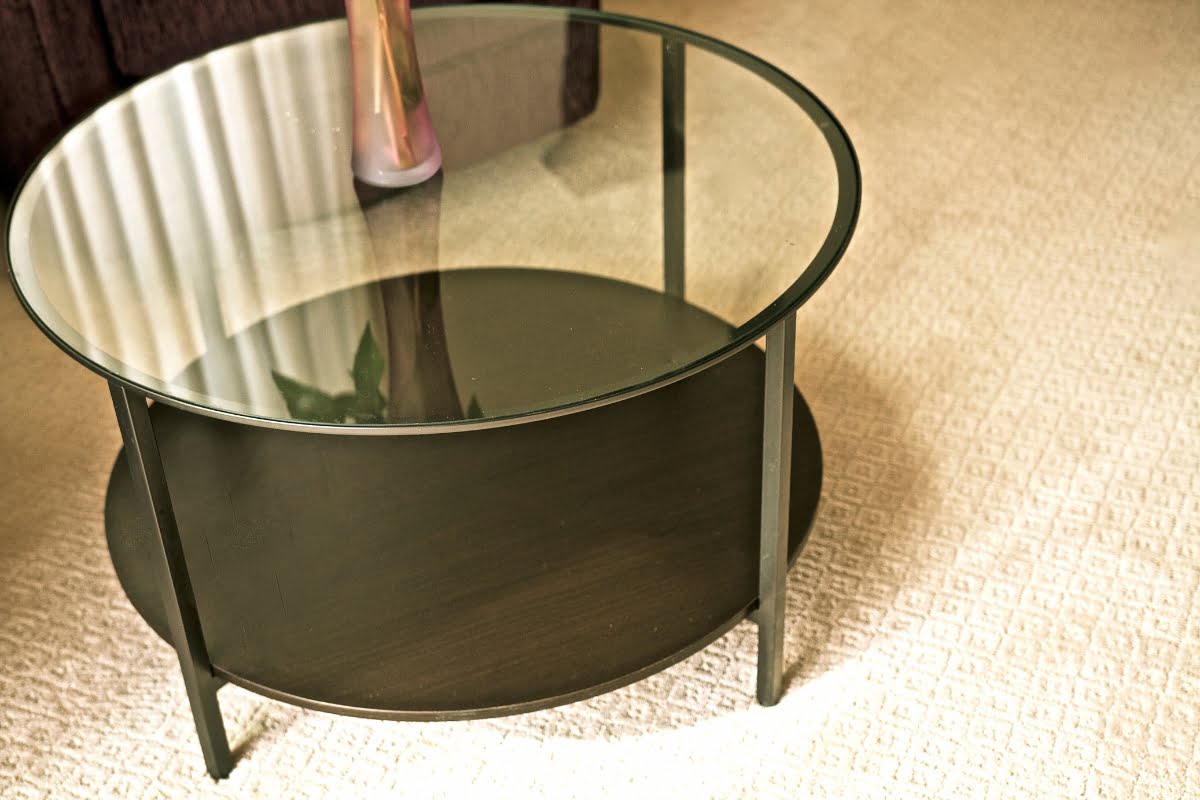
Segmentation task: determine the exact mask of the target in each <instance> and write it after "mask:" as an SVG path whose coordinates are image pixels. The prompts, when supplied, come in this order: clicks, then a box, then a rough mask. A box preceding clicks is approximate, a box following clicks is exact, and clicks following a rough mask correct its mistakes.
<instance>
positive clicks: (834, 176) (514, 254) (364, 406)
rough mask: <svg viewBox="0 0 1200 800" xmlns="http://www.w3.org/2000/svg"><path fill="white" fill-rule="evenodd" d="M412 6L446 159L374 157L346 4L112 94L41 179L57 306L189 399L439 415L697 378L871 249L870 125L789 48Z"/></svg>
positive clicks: (50, 157) (356, 425) (446, 419)
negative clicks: (753, 49) (375, 182)
mask: <svg viewBox="0 0 1200 800" xmlns="http://www.w3.org/2000/svg"><path fill="white" fill-rule="evenodd" d="M413 17H414V28H415V36H416V42H417V49H418V53H419V57H420V61H421V68H422V73H423V76H424V84H425V89H426V93H427V97H428V103H429V108H430V112H431V114H432V117H433V124H434V128H435V130H436V133H437V137H438V139H439V141H440V145H441V148H442V154H443V166H442V169H441V170H440V171H439V172H438V173H437V174H436V175H435V176H434V177H433V178H432V179H430V180H428V181H426V182H424V183H422V184H420V185H418V186H416V187H411V188H408V189H399V190H381V189H374V188H370V187H367V186H365V185H363V184H360V183H358V182H356V181H355V180H354V177H353V174H352V172H351V168H350V155H351V133H352V127H353V124H352V111H351V93H350V90H351V71H350V63H349V61H350V59H349V46H348V36H347V27H346V22H345V21H344V20H332V21H329V22H323V23H317V24H313V25H307V26H303V27H300V28H295V29H292V30H288V31H283V32H280V33H275V34H270V35H266V36H262V37H258V38H256V39H253V40H250V41H248V42H244V43H241V44H237V45H233V46H230V47H226V48H223V49H221V50H218V51H215V52H213V53H210V54H208V55H206V56H204V57H201V58H198V59H195V60H193V61H190V62H187V63H185V64H182V65H180V66H178V67H176V68H173V69H171V70H169V71H167V72H165V73H162V74H161V75H158V76H156V77H154V78H151V79H149V80H147V81H145V82H143V83H141V84H139V85H138V86H136V87H134V88H133V89H131V90H129V91H128V92H126V93H124V94H122V95H121V96H119V97H117V98H115V99H114V100H112V101H111V102H109V103H107V104H105V105H104V106H102V107H101V108H99V109H98V110H97V111H95V112H94V113H92V114H91V115H90V116H88V117H87V118H85V119H84V120H83V121H81V122H80V123H79V124H77V125H76V126H75V127H74V128H72V129H71V130H70V131H68V132H67V133H66V134H65V135H64V136H63V137H62V138H61V139H60V140H59V141H58V142H57V143H56V144H55V145H54V146H52V147H51V148H50V149H49V151H48V152H47V153H46V154H45V155H44V156H43V157H42V159H41V160H40V161H39V162H38V163H37V164H36V165H35V166H34V168H33V169H32V170H31V171H30V173H29V174H28V175H27V177H26V179H25V182H24V184H23V185H22V188H21V189H20V190H19V192H18V193H17V196H16V197H15V199H14V202H13V205H12V209H11V211H10V217H9V222H8V258H9V264H10V269H11V273H12V278H13V282H14V284H15V286H16V288H17V291H18V293H19V295H20V297H21V299H22V302H23V303H24V304H25V307H26V309H27V310H28V311H29V313H30V315H31V316H32V317H33V318H34V320H35V321H36V322H37V323H38V324H39V325H40V326H41V327H42V329H43V330H44V331H45V332H46V334H47V335H48V336H50V337H51V338H52V339H53V340H54V341H55V342H56V343H57V344H58V345H59V346H61V347H62V348H63V349H65V350H66V351H67V352H68V353H70V354H71V355H72V356H74V357H75V358H76V359H78V360H79V361H81V362H82V363H84V364H85V365H87V366H88V367H90V368H92V369H94V370H95V371H97V372H99V373H100V374H102V375H103V376H105V377H106V378H108V379H109V380H114V381H117V382H120V383H122V384H125V385H128V386H131V387H133V388H135V389H137V390H139V391H141V392H143V393H145V394H147V395H148V396H151V397H154V398H156V399H159V400H162V401H165V402H168V403H171V404H173V405H176V406H180V407H183V408H188V409H191V410H195V411H198V412H200V413H204V414H209V415H212V416H217V417H223V418H235V419H239V420H241V421H244V422H248V423H250V424H262V425H269V426H276V427H300V428H306V429H314V430H328V431H342V432H351V433H406V432H428V431H433V430H440V429H451V428H456V427H481V426H487V425H493V424H506V423H511V422H516V421H524V420H529V419H538V418H542V417H546V416H553V415H556V414H561V413H567V412H570V411H573V410H579V409H583V408H588V407H591V406H595V405H598V404H603V403H606V402H611V401H613V400H616V399H619V398H621V397H625V396H628V395H631V394H635V393H638V392H641V391H645V390H647V389H649V388H653V387H655V386H658V385H660V384H663V383H666V382H669V381H671V380H674V379H677V378H679V377H682V376H685V375H687V374H690V373H691V372H694V371H695V370H697V369H700V368H702V367H704V366H706V365H708V364H710V363H713V362H714V361H715V360H717V359H719V358H721V357H722V356H724V355H727V354H729V353H731V352H733V351H735V350H737V349H739V348H741V347H744V346H746V345H748V344H750V343H752V342H754V341H755V340H756V339H758V338H759V337H761V336H762V335H763V334H764V333H765V332H766V331H767V329H769V328H770V327H771V326H772V325H773V324H775V323H776V322H778V321H780V320H781V319H783V318H784V317H785V316H786V315H787V314H789V313H791V312H793V311H794V310H795V309H796V307H798V306H799V305H800V304H801V303H803V302H804V301H805V300H806V299H807V298H808V297H809V296H810V295H811V294H812V292H814V291H815V290H816V288H817V287H818V286H819V285H820V283H821V282H822V281H823V280H824V278H825V277H826V276H827V275H828V273H829V272H830V270H831V269H832V268H833V267H834V265H835V264H836V262H837V261H838V259H839V258H840V257H841V254H842V252H843V251H844V249H845V247H846V245H847V243H848V241H849V238H850V235H851V233H852V230H853V227H854V223H855V220H856V217H857V212H858V204H859V175H858V168H857V163H856V161H855V158H854V154H853V151H852V149H851V147H850V143H849V141H848V140H847V138H846V135H845V133H844V131H843V130H842V128H841V127H840V126H839V125H838V123H837V122H836V120H834V119H833V117H832V116H831V115H830V113H829V112H828V111H827V110H826V109H825V107H824V106H823V105H822V104H821V103H820V102H819V101H817V100H816V98H814V97H813V96H812V95H811V94H810V93H809V92H808V91H807V90H806V89H805V88H803V87H802V86H801V85H800V84H798V83H797V82H796V81H794V80H793V79H791V78H790V77H788V76H787V75H785V74H783V73H782V72H780V71H778V70H777V69H775V68H773V67H771V66H770V65H768V64H766V63H764V62H762V61H760V60H758V59H756V58H754V57H753V56H751V55H749V54H747V53H745V52H743V51H740V50H738V49H736V48H733V47H730V46H728V45H725V44H722V43H719V42H717V41H714V40H712V39H708V38H705V37H702V36H699V35H696V34H693V33H690V32H687V31H683V30H680V29H678V28H673V27H669V26H665V25H661V24H658V23H653V22H648V21H644V20H637V19H633V18H629V17H622V16H618V15H612V14H606V13H600V12H591V11H579V10H574V9H555V8H541V7H522V6H478V5H476V6H463V7H453V6H451V7H438V8H428V9H421V10H418V11H416V12H414V15H413ZM801 357H802V356H801Z"/></svg>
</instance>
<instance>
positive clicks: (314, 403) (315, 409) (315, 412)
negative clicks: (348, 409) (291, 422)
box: [271, 370, 345, 422]
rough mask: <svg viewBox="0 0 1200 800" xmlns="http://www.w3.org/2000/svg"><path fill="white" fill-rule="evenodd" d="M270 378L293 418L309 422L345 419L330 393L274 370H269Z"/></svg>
mask: <svg viewBox="0 0 1200 800" xmlns="http://www.w3.org/2000/svg"><path fill="white" fill-rule="evenodd" d="M271 378H272V379H273V380H274V381H275V387H276V388H277V389H279V393H280V394H281V395H283V401H284V402H285V403H287V408H288V413H289V414H291V415H292V418H293V419H301V420H309V421H311V422H341V421H342V420H343V419H345V416H344V415H343V414H341V413H340V412H339V410H338V404H337V402H336V401H335V400H334V398H333V397H332V396H331V395H328V394H326V393H325V392H322V391H321V390H320V389H314V388H313V387H311V386H305V385H304V384H302V383H300V382H299V381H294V380H292V379H291V378H288V377H286V376H284V375H280V374H279V373H278V372H276V371H275V370H271Z"/></svg>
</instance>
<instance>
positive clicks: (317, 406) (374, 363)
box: [271, 322, 483, 425]
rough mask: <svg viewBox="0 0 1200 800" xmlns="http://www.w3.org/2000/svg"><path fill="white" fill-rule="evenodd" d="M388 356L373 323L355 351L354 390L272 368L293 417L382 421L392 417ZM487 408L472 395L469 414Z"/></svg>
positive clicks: (479, 415)
mask: <svg viewBox="0 0 1200 800" xmlns="http://www.w3.org/2000/svg"><path fill="white" fill-rule="evenodd" d="M383 372H384V358H383V353H381V352H380V350H379V344H378V342H376V341H375V336H374V335H373V334H372V333H371V323H369V322H368V323H367V326H366V327H365V328H364V329H363V332H362V338H360V339H359V341H358V348H357V349H356V350H355V352H354V364H353V365H352V366H351V368H350V377H351V379H352V380H353V381H354V390H353V391H350V392H343V393H341V394H329V393H328V392H323V391H321V390H320V389H317V388H315V387H312V386H306V385H305V384H303V383H300V382H299V381H296V380H293V379H291V378H289V377H287V376H286V375H281V374H279V373H278V372H276V371H274V370H272V371H271V378H272V379H274V381H275V386H276V387H277V388H278V389H279V393H280V394H282V395H283V400H284V402H285V403H287V409H288V413H289V414H291V415H292V418H293V419H302V420H309V421H311V422H328V423H334V424H339V423H355V424H359V425H369V424H379V423H383V422H386V421H388V415H387V406H388V401H387V398H386V397H384V396H383V393H382V392H381V391H379V383H380V381H382V380H383ZM482 417H483V410H482V409H481V408H480V407H479V400H478V399H477V398H476V397H475V395H471V401H470V403H468V404H467V411H466V418H467V419H480V418H482Z"/></svg>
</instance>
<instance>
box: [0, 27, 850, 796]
mask: <svg viewBox="0 0 1200 800" xmlns="http://www.w3.org/2000/svg"><path fill="white" fill-rule="evenodd" d="M526 10H528V9H526ZM569 18H570V19H571V20H577V21H581V22H596V21H603V22H605V23H607V24H614V25H619V26H624V27H629V28H634V29H636V30H640V31H644V32H649V33H653V34H657V35H659V36H660V37H661V38H662V122H663V124H662V135H663V141H662V144H663V192H664V195H663V197H664V200H663V233H664V237H663V241H664V252H663V257H664V290H665V293H667V294H670V295H674V296H677V297H681V298H682V297H683V294H684V284H685V270H684V264H685V251H684V240H685V221H686V207H685V189H684V179H685V163H686V157H685V135H684V120H685V111H686V109H685V66H686V64H685V51H686V47H687V46H688V45H691V46H697V47H700V48H703V49H706V50H710V51H713V52H717V53H718V54H719V55H721V56H722V57H725V58H727V59H729V60H732V61H734V62H735V63H738V64H740V65H741V66H743V67H745V68H747V69H749V70H750V71H752V72H754V73H757V74H759V75H760V76H761V77H764V78H766V79H767V80H769V81H770V82H771V83H773V84H774V85H776V86H777V87H778V88H780V89H781V90H782V91H784V92H785V94H787V95H788V96H789V97H791V98H792V99H793V100H794V101H796V102H797V104H799V105H801V106H802V107H803V108H804V109H805V110H806V111H807V112H808V113H809V115H810V116H812V117H813V118H814V121H815V122H817V124H818V125H819V127H820V128H821V129H822V132H823V133H824V134H825V136H826V138H827V139H828V140H829V141H830V143H831V145H833V148H832V149H833V155H834V160H835V163H836V167H837V172H838V179H839V184H840V191H839V197H838V206H837V210H836V212H835V219H834V225H833V228H832V230H831V231H830V233H829V235H828V237H827V239H826V240H825V242H824V244H823V246H822V247H821V248H820V250H819V251H818V253H817V254H816V256H815V257H814V259H813V261H812V262H811V264H810V265H809V267H808V268H807V269H806V271H805V272H804V274H802V275H801V276H800V278H799V279H798V280H797V282H796V286H799V287H801V288H800V291H798V292H797V291H795V287H793V289H792V290H791V291H789V292H788V293H785V295H784V296H783V297H781V298H780V299H779V300H778V301H776V303H774V304H772V306H770V307H768V308H767V309H764V310H763V311H762V312H761V313H760V314H759V315H758V316H756V317H755V318H754V319H753V320H751V321H750V322H749V323H747V325H746V326H744V327H743V330H747V329H749V330H751V331H754V332H759V334H760V335H761V334H762V333H765V337H766V373H765V375H766V377H765V384H764V387H763V390H764V392H763V409H764V422H763V430H762V443H763V449H762V486H761V522H760V533H759V564H758V573H759V579H758V605H757V608H756V609H755V610H754V611H753V612H752V613H751V618H752V619H753V620H754V621H755V623H756V625H757V628H758V679H757V699H758V702H759V703H760V704H762V705H765V706H769V705H774V704H775V703H777V702H778V701H779V699H780V697H781V694H782V689H783V656H784V635H783V634H784V612H785V607H786V578H787V566H788V549H787V548H788V510H789V499H790V498H789V486H790V480H791V466H792V453H791V450H792V437H791V431H792V419H793V393H794V385H793V384H794V368H795V338H796V312H797V309H798V308H799V307H800V305H802V304H803V302H804V301H806V300H807V299H808V297H810V296H811V295H812V293H813V292H815V291H816V289H817V288H818V287H819V286H820V284H821V283H822V282H823V280H824V278H825V277H826V276H827V275H828V273H829V272H830V271H831V270H832V268H833V266H834V265H835V264H836V263H837V261H838V260H839V259H840V258H841V255H842V254H843V252H844V251H845V248H846V245H847V244H848V241H849V238H850V234H851V232H852V231H853V228H854V225H855V223H856V221H857V216H858V209H859V197H860V193H859V172H858V164H857V160H856V158H855V156H854V152H853V149H852V148H851V146H850V143H849V139H848V137H847V136H846V135H845V132H844V131H843V130H842V128H841V126H840V125H839V124H838V123H837V121H836V120H835V119H834V118H833V116H832V114H830V113H829V111H828V110H827V109H826V108H825V107H824V106H823V105H822V104H821V103H820V102H819V101H818V100H816V98H815V97H813V95H811V94H810V93H809V92H808V91H807V90H806V89H804V88H803V87H802V86H800V84H798V83H796V82H795V81H794V80H792V79H791V78H789V77H788V76H786V75H785V74H784V73H782V72H780V71H779V70H777V69H776V68H774V67H772V66H771V65H769V64H767V63H766V62H764V61H761V60H760V59H758V58H756V57H755V56H752V55H750V54H749V53H746V52H744V51H741V50H738V49H737V48H733V47H730V46H729V45H725V44H722V43H718V42H715V41H714V40H711V39H708V38H706V37H703V36H700V35H698V34H693V33H691V32H689V31H685V30H683V29H680V28H676V27H673V26H670V25H665V24H661V23H657V22H651V21H648V20H640V19H635V18H631V17H621V16H614V15H610V14H601V13H598V12H591V11H587V10H574V9H572V10H570V11H569ZM27 178H28V176H27ZM806 281H807V283H806ZM22 302H25V301H24V298H22ZM27 308H28V305H27ZM781 310H783V311H784V313H783V315H782V316H780V315H779V312H780V311H781ZM33 316H34V319H35V321H37V322H38V324H39V326H41V327H42V328H43V330H45V331H46V333H47V334H48V335H49V336H50V337H51V338H52V339H53V340H54V341H56V343H60V345H61V342H60V340H59V338H58V337H57V336H55V335H54V333H53V331H51V330H49V329H48V328H47V327H46V326H45V325H44V324H43V323H42V322H41V321H40V320H39V319H38V317H37V315H36V314H34V315H33ZM755 338H757V337H755ZM753 341H754V339H748V340H745V341H741V342H737V343H735V345H734V346H731V347H729V348H726V349H725V350H723V351H721V352H718V353H714V354H713V355H712V356H711V357H710V358H709V359H707V360H706V361H704V362H702V363H700V364H696V365H693V366H692V367H691V368H690V369H688V370H685V371H683V372H681V373H678V374H674V375H671V376H669V377H668V378H666V379H663V380H660V381H659V382H658V383H656V384H653V385H650V386H643V387H637V388H636V389H634V390H631V391H628V392H625V393H623V394H620V395H618V396H614V397H605V398H600V399H598V400H593V401H590V402H587V403H581V404H579V405H577V406H574V407H571V408H568V409H557V410H555V411H552V412H547V413H544V414H533V415H527V416H522V417H517V418H513V419H506V420H500V421H498V422H497V423H496V424H512V423H523V422H531V421H536V420H539V419H544V418H547V417H550V416H558V415H561V414H564V413H573V412H578V411H585V410H588V409H590V408H594V407H596V406H598V405H603V404H606V403H610V402H617V401H620V400H622V399H625V398H628V397H631V396H633V395H635V394H640V393H642V392H645V391H652V390H654V389H657V388H659V387H661V386H664V385H667V384H668V383H671V382H673V381H675V380H679V379H682V378H685V377H688V376H690V375H692V374H695V373H696V372H699V371H700V370H702V369H705V368H707V367H709V366H712V365H713V364H715V363H717V362H718V361H720V360H721V359H723V358H724V357H726V356H729V355H732V354H733V353H734V352H736V351H737V350H740V349H741V348H742V347H745V346H748V345H749V344H751V343H752V342H753ZM64 349H65V350H67V352H68V353H70V354H71V355H73V356H74V357H76V358H77V359H78V360H81V361H82V360H83V359H82V358H80V357H79V356H78V355H77V354H76V353H75V352H74V351H73V350H72V349H71V348H69V347H64ZM85 363H86V362H85ZM88 366H92V365H90V364H88ZM101 371H102V372H105V373H106V378H107V379H108V382H109V386H110V390H111V395H112V400H113V405H114V408H115V411H116V416H117V421H118V424H119V426H120V430H121V436H122V439H123V441H124V444H125V451H126V454H127V457H128V461H129V467H130V471H131V474H132V478H133V482H134V486H135V490H136V493H137V496H138V499H139V501H140V502H141V503H142V504H143V506H144V508H145V510H146V511H147V513H148V515H149V517H150V520H151V528H152V530H153V533H154V535H155V539H156V541H157V545H158V546H157V556H158V557H159V572H160V574H159V576H158V584H159V590H160V596H161V601H162V605H163V608H164V611H165V614H166V619H167V624H168V627H169V631H170V635H171V641H172V644H173V646H174V648H175V650H176V653H177V655H178V658H179V664H180V670H181V672H182V674H183V680H184V685H185V687H186V690H187V695H188V700H189V703H190V705H191V709H192V714H193V716H194V718H195V724H196V730H197V733H198V736H199V740H200V746H201V749H202V751H203V754H204V760H205V763H206V765H207V768H208V771H209V773H210V774H211V775H212V776H213V777H215V778H223V777H225V776H227V775H228V774H229V772H230V770H231V769H232V766H233V756H232V754H231V751H230V748H229V742H228V738H227V736H226V732H225V727H224V723H223V721H222V718H221V712H220V707H219V705H218V700H217V691H218V689H219V688H220V687H221V686H223V685H224V683H225V681H224V679H222V678H221V677H219V676H218V675H217V674H216V673H215V672H214V669H213V665H212V662H211V661H210V659H209V654H208V649H207V647H206V644H205V640H204V635H203V629H202V626H201V620H200V616H199V613H198V611H197V604H196V599H195V596H194V593H193V589H192V583H191V579H190V576H189V572H188V565H187V562H186V559H185V557H184V550H183V546H182V542H181V540H180V535H179V529H178V526H177V522H176V518H175V511H174V508H173V506H172V501H171V494H170V490H169V488H168V486H167V479H166V474H165V471H164V468H163V462H162V458H161V456H160V453H159V446H158V442H157V440H156V437H155V432H154V429H153V425H152V423H151V417H150V414H149V408H148V405H147V403H148V401H149V400H150V399H155V400H158V401H162V402H165V403H167V404H169V405H174V406H177V407H179V408H183V409H184V410H187V411H193V412H198V413H201V414H205V415H207V416H211V417H217V418H223V419H234V420H236V421H239V422H243V423H250V424H257V425H266V426H267V427H272V424H271V422H270V421H264V420H257V419H251V418H245V417H240V416H238V415H235V414H228V413H223V412H220V411H218V410H215V409H207V408H203V407H198V406H196V405H195V404H192V403H189V402H186V401H183V400H180V399H178V398H173V397H171V396H169V395H166V394H163V393H160V392H157V391H153V390H147V389H146V388H144V387H140V386H137V385H135V384H133V383H126V382H125V381H124V380H122V379H120V378H118V377H116V376H115V375H113V374H112V373H107V371H104V370H101ZM274 427H285V428H288V427H290V428H294V427H296V426H295V425H288V424H286V423H278V424H277V425H275V426H274ZM303 427H304V428H305V429H307V430H316V431H320V432H323V433H333V434H337V433H339V430H338V428H337V427H335V426H320V425H306V426H303ZM473 427H474V428H477V427H479V426H478V424H476V425H473V426H470V425H457V426H443V427H441V428H440V429H433V428H426V429H416V430H414V429H413V428H411V427H409V428H391V429H387V428H384V429H382V430H374V431H371V432H372V433H385V434H387V433H391V434H414V433H416V434H426V433H432V432H435V431H438V432H447V433H450V432H453V431H454V430H469V429H472V428H473ZM340 432H341V433H346V432H347V431H346V430H345V429H342V430H341V431H340ZM353 432H355V433H359V432H361V431H353Z"/></svg>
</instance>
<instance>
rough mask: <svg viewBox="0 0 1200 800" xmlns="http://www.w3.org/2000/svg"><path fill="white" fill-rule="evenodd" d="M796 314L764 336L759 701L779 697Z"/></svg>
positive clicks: (765, 702) (766, 703)
mask: <svg viewBox="0 0 1200 800" xmlns="http://www.w3.org/2000/svg"><path fill="white" fill-rule="evenodd" d="M795 363H796V314H795V312H793V313H791V314H789V315H788V316H787V317H786V318H785V319H783V320H782V321H780V322H779V323H778V324H776V325H775V327H774V328H772V329H771V330H770V331H768V333H767V374H766V381H765V397H764V400H765V403H764V417H763V462H762V532H761V539H760V545H759V563H758V603H759V605H758V611H757V612H756V614H755V617H754V618H755V620H756V621H757V622H758V702H759V703H761V704H762V705H764V706H772V705H775V704H776V703H778V702H779V698H780V695H782V693H783V620H784V610H785V608H786V605H787V546H788V502H789V500H790V499H791V498H790V493H791V483H792V397H793V393H794V391H795V377H794V375H795Z"/></svg>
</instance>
